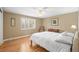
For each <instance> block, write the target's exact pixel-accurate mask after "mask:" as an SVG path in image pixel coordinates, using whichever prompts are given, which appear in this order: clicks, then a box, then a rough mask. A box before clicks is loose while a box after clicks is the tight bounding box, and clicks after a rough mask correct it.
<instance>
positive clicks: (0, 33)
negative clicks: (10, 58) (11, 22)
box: [0, 8, 3, 45]
mask: <svg viewBox="0 0 79 59" xmlns="http://www.w3.org/2000/svg"><path fill="white" fill-rule="evenodd" d="M2 43H3V11H2V9H1V8H0V45H1V44H2Z"/></svg>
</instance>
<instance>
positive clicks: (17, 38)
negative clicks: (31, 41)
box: [3, 35, 30, 41]
mask: <svg viewBox="0 0 79 59" xmlns="http://www.w3.org/2000/svg"><path fill="white" fill-rule="evenodd" d="M27 36H30V35H25V36H19V37H13V38H8V39H4V40H3V41H9V40H14V39H19V38H23V37H27Z"/></svg>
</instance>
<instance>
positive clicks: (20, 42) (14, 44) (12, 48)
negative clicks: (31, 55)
mask: <svg viewBox="0 0 79 59" xmlns="http://www.w3.org/2000/svg"><path fill="white" fill-rule="evenodd" d="M29 39H30V37H24V38H20V39H15V40H10V41H6V42H4V43H3V44H2V45H1V46H0V52H47V50H45V49H44V48H42V47H40V46H38V45H36V44H33V46H32V47H31V46H30V40H29Z"/></svg>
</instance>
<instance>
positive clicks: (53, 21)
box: [51, 18, 59, 26]
mask: <svg viewBox="0 0 79 59" xmlns="http://www.w3.org/2000/svg"><path fill="white" fill-rule="evenodd" d="M51 25H52V26H58V25H59V20H58V18H53V19H52V20H51Z"/></svg>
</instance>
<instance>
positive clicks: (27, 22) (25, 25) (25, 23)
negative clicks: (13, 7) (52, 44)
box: [21, 17, 36, 30]
mask: <svg viewBox="0 0 79 59" xmlns="http://www.w3.org/2000/svg"><path fill="white" fill-rule="evenodd" d="M35 27H36V19H33V18H28V17H22V18H21V30H27V29H35Z"/></svg>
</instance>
